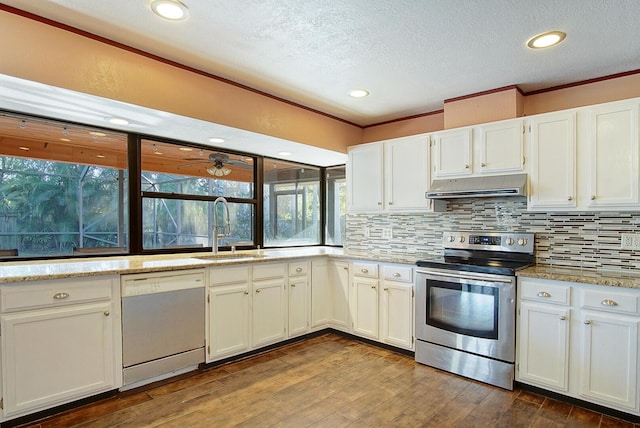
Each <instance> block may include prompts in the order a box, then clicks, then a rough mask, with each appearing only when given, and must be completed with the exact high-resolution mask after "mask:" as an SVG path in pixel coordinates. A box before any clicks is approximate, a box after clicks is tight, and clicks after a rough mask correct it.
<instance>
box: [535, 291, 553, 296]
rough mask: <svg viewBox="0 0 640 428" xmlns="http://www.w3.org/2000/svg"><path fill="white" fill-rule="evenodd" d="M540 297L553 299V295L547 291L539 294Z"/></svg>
mask: <svg viewBox="0 0 640 428" xmlns="http://www.w3.org/2000/svg"><path fill="white" fill-rule="evenodd" d="M538 297H551V294H549V293H547V292H546V291H541V292H539V293H538Z"/></svg>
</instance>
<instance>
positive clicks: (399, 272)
mask: <svg viewBox="0 0 640 428" xmlns="http://www.w3.org/2000/svg"><path fill="white" fill-rule="evenodd" d="M382 276H383V277H384V279H386V280H389V281H399V282H413V269H412V268H411V266H382Z"/></svg>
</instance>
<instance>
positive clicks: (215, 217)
mask: <svg viewBox="0 0 640 428" xmlns="http://www.w3.org/2000/svg"><path fill="white" fill-rule="evenodd" d="M218 202H222V205H224V209H225V211H226V212H227V224H226V225H225V228H224V235H223V236H229V235H231V219H230V216H229V203H228V202H227V200H226V199H225V198H223V197H222V196H221V197H219V198H218V199H216V200H215V201H213V245H212V246H211V248H212V250H213V254H218V210H216V207H217V206H218Z"/></svg>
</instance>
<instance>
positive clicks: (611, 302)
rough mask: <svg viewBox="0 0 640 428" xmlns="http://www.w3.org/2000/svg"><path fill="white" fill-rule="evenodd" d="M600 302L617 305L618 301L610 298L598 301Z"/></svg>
mask: <svg viewBox="0 0 640 428" xmlns="http://www.w3.org/2000/svg"><path fill="white" fill-rule="evenodd" d="M600 304H601V305H602V306H618V302H616V301H615V300H610V299H604V300H603V301H602V302H600Z"/></svg>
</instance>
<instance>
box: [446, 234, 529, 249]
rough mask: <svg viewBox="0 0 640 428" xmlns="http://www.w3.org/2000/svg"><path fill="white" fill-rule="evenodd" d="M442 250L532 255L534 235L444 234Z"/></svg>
mask: <svg viewBox="0 0 640 428" xmlns="http://www.w3.org/2000/svg"><path fill="white" fill-rule="evenodd" d="M442 245H443V247H444V248H456V249H469V250H488V251H509V252H516V253H530V254H531V253H533V245H534V234H533V233H517V232H482V231H467V232H444V233H443V234H442Z"/></svg>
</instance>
